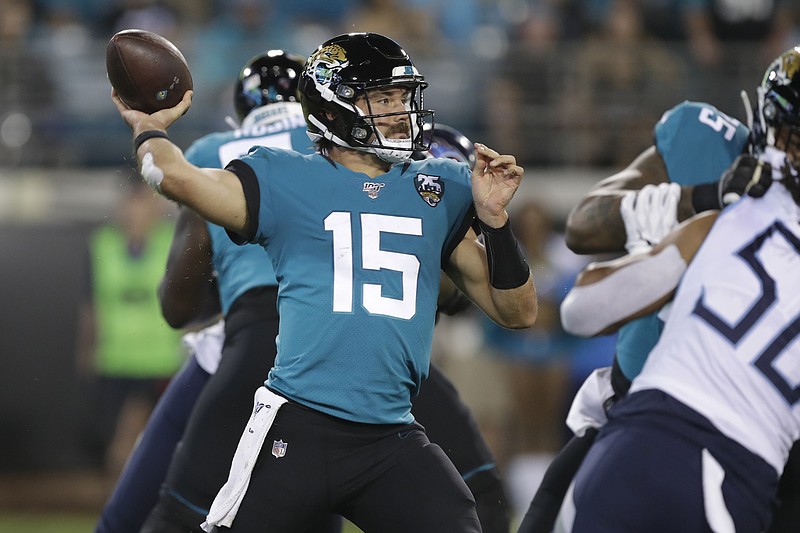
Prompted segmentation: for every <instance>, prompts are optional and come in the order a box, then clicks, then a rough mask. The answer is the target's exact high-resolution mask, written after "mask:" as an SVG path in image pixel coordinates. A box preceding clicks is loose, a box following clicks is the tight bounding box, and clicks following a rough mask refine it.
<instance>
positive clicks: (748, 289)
mask: <svg viewBox="0 0 800 533" xmlns="http://www.w3.org/2000/svg"><path fill="white" fill-rule="evenodd" d="M798 219H800V208H798V206H797V204H795V203H794V201H793V200H792V198H791V197H790V195H789V194H788V192H787V191H786V189H785V188H784V187H783V186H782V185H780V184H778V183H776V184H773V186H772V187H771V188H770V190H769V191H768V192H767V194H766V195H765V196H764V197H763V198H760V199H755V198H750V197H746V198H744V199H743V200H741V201H740V202H738V203H737V204H735V205H733V206H731V207H729V208H727V209H726V210H725V211H723V212H722V214H721V215H720V217H719V218H718V220H717V222H716V224H715V225H714V227H713V228H712V230H711V232H710V233H709V234H708V236H707V237H706V239H705V241H704V243H703V244H702V246H701V248H700V250H699V251H698V253H697V255H696V256H695V258H694V260H693V261H692V263H691V264H690V266H689V268H688V269H687V271H686V273H685V275H684V277H683V280H682V281H681V284H680V287H679V289H678V291H677V294H676V296H675V299H674V301H673V307H672V311H671V312H670V315H669V318H668V320H667V322H666V325H665V328H664V332H663V334H662V336H661V339H660V340H659V342H658V344H657V345H656V347H655V348H654V349H653V351H652V352H651V354H650V356H649V357H648V359H647V362H646V363H645V365H644V368H643V369H642V372H641V374H640V375H639V376H638V377H637V378H636V379H634V381H633V385H632V387H631V392H634V391H638V390H643V389H660V390H662V391H664V392H666V393H668V394H669V395H671V396H673V397H674V398H676V399H677V400H679V401H681V402H682V403H684V404H686V405H688V406H689V407H691V408H692V409H694V410H695V411H697V412H699V413H700V414H702V415H703V416H705V417H706V418H707V419H708V420H709V421H710V422H711V423H712V424H714V426H715V427H716V428H717V429H719V430H720V431H721V432H722V433H723V434H725V435H726V436H728V437H730V438H731V439H733V440H735V441H737V442H739V443H740V444H742V445H743V446H744V447H746V448H747V449H749V450H750V451H752V452H753V453H755V454H757V455H759V456H760V457H762V458H763V459H764V460H766V461H767V462H768V463H769V464H771V465H772V466H773V467H774V468H775V469H776V471H777V472H778V473H781V472H782V471H783V466H784V464H785V462H786V459H787V457H788V455H789V449H790V448H791V447H792V444H793V442H794V441H795V440H797V439H798V438H800V224H798Z"/></svg>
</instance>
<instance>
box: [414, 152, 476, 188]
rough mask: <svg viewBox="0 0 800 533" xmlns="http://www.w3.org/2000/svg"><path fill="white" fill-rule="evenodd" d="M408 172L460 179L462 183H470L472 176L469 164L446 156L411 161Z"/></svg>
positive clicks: (447, 179)
mask: <svg viewBox="0 0 800 533" xmlns="http://www.w3.org/2000/svg"><path fill="white" fill-rule="evenodd" d="M406 172H409V173H411V174H412V175H431V176H437V177H440V178H442V179H444V180H445V181H458V182H461V183H463V182H466V183H469V181H470V179H471V176H472V171H471V170H470V168H469V164H467V163H462V162H460V161H455V160H453V159H446V158H444V159H436V158H431V159H422V160H419V161H412V162H411V163H409V165H408V169H407V170H406Z"/></svg>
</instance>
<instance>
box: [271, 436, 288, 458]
mask: <svg viewBox="0 0 800 533" xmlns="http://www.w3.org/2000/svg"><path fill="white" fill-rule="evenodd" d="M287 446H288V444H286V443H285V442H283V439H281V440H276V441H273V442H272V455H274V456H275V457H278V458H281V457H283V456H284V455H286V447H287Z"/></svg>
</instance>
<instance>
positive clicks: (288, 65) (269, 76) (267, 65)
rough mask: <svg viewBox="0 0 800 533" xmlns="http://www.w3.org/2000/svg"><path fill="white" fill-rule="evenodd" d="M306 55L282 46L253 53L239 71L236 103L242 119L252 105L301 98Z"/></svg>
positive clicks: (237, 113)
mask: <svg viewBox="0 0 800 533" xmlns="http://www.w3.org/2000/svg"><path fill="white" fill-rule="evenodd" d="M304 64H305V58H304V57H302V56H299V55H296V54H292V53H289V52H285V51H283V50H267V51H266V52H263V53H261V54H258V55H257V56H254V57H252V58H251V59H250V61H248V62H247V64H246V65H245V66H244V68H242V70H241V72H239V79H238V80H237V81H236V88H235V89H234V93H233V105H234V107H235V108H236V115H237V116H238V117H239V122H241V121H242V120H244V117H246V116H247V115H248V114H249V113H250V112H251V111H252V110H253V109H255V108H257V107H262V106H265V105H267V104H274V103H277V102H298V101H299V98H298V94H297V82H298V81H299V79H300V73H301V72H302V71H303V65H304Z"/></svg>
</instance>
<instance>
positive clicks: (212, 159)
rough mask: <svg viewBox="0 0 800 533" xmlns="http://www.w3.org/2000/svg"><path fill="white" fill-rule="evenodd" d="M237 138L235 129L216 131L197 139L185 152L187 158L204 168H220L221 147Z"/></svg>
mask: <svg viewBox="0 0 800 533" xmlns="http://www.w3.org/2000/svg"><path fill="white" fill-rule="evenodd" d="M234 138H235V136H234V132H233V131H224V132H215V133H209V134H208V135H204V136H203V137H200V138H199V139H197V140H195V141H194V142H193V143H192V144H191V145H189V148H187V149H186V151H185V152H184V156H185V157H186V160H187V161H189V162H190V163H191V164H193V165H195V166H198V167H203V168H219V167H221V166H222V164H221V162H220V158H219V148H220V146H223V145H224V144H226V143H228V142H230V141H232V140H233V139H234Z"/></svg>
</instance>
